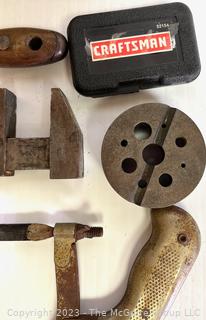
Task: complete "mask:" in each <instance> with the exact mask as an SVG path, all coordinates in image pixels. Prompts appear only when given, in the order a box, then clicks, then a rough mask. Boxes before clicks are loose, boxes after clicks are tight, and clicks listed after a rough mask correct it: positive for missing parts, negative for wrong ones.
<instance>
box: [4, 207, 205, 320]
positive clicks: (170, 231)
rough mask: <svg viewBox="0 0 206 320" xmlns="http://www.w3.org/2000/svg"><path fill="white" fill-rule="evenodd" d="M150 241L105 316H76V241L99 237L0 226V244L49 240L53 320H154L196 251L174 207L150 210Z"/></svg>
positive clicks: (80, 231)
mask: <svg viewBox="0 0 206 320" xmlns="http://www.w3.org/2000/svg"><path fill="white" fill-rule="evenodd" d="M152 226H153V231H152V235H151V238H150V239H149V241H148V242H147V244H146V245H145V247H144V248H143V249H142V251H141V252H140V253H139V254H138V256H137V258H136V261H135V263H134V265H133V268H132V270H131V274H130V277H129V281H128V287H127V290H126V293H125V295H124V297H123V299H122V300H121V302H120V304H119V305H118V306H117V307H115V308H113V309H112V310H111V311H109V312H108V313H107V316H106V317H105V316H102V317H101V316H95V314H93V315H81V314H80V311H79V309H80V294H79V280H78V267H77V256H76V245H75V242H76V241H77V240H80V239H82V238H83V237H92V236H101V235H102V229H101V228H92V229H90V228H88V227H85V226H81V225H74V224H58V225H56V226H55V228H54V230H53V228H50V227H47V226H42V225H23V226H22V225H12V226H10V225H0V241H7V240H8V241H12V240H13V241H14V240H34V241H35V240H42V239H46V238H48V237H51V236H52V235H54V241H55V251H54V253H55V264H56V276H57V292H58V293H57V297H58V302H57V307H58V315H57V319H68V318H75V319H79V320H83V319H91V318H100V319H102V320H103V319H107V320H108V319H112V320H114V319H116V318H117V319H122V320H127V319H128V320H159V319H160V318H161V316H162V315H164V312H165V310H166V308H167V306H168V303H169V302H171V299H172V298H174V297H175V295H176V294H177V292H178V291H179V289H180V287H181V285H182V284H183V282H184V280H185V278H186V276H187V275H188V273H189V271H190V269H191V267H192V265H193V263H194V262H195V260H196V257H197V255H198V252H199V248H200V234H199V229H198V227H197V225H196V223H195V221H194V220H193V218H192V217H191V216H190V215H189V214H188V213H187V212H185V211H184V210H182V209H179V208H177V207H174V206H173V207H169V208H164V209H153V210H152Z"/></svg>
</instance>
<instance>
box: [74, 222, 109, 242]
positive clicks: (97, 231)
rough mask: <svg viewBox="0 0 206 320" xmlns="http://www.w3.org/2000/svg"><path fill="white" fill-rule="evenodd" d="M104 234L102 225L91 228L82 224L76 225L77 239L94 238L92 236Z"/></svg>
mask: <svg viewBox="0 0 206 320" xmlns="http://www.w3.org/2000/svg"><path fill="white" fill-rule="evenodd" d="M102 236H103V228H101V227H93V228H91V227H88V226H85V225H81V224H77V225H76V232H75V238H76V241H78V240H81V239H84V238H89V239H92V238H96V237H102Z"/></svg>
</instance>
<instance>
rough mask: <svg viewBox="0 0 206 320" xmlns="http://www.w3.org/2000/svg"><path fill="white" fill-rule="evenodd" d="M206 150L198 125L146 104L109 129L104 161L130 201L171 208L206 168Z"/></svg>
mask: <svg viewBox="0 0 206 320" xmlns="http://www.w3.org/2000/svg"><path fill="white" fill-rule="evenodd" d="M205 162H206V151H205V143H204V140H203V137H202V135H201V133H200V131H199V129H198V128H197V126H196V125H195V123H194V122H193V121H192V120H191V119H190V118H189V117H188V116H187V115H186V114H184V113H183V112H181V111H180V110H178V109H174V108H170V107H169V106H166V105H163V104H144V105H139V106H136V107H133V108H131V109H129V110H127V111H126V112H124V113H123V114H121V115H120V116H119V117H118V118H117V119H116V120H115V121H114V122H113V124H112V125H111V127H110V128H109V129H108V131H107V133H106V135H105V138H104V142H103V146H102V164H103V168H104V172H105V175H106V177H107V179H108V181H109V182H110V184H111V186H112V187H113V188H114V189H115V190H116V191H117V192H118V193H119V194H120V195H121V196H122V197H123V198H125V199H126V200H128V201H131V202H134V203H136V204H138V205H141V206H144V207H149V208H161V207H168V206H169V205H172V204H174V203H177V202H179V201H180V200H182V199H184V198H185V197H186V196H187V195H189V194H190V193H191V192H192V191H193V190H194V188H195V187H196V186H197V184H198V183H199V181H200V179H201V177H202V175H203V172H204V170H205Z"/></svg>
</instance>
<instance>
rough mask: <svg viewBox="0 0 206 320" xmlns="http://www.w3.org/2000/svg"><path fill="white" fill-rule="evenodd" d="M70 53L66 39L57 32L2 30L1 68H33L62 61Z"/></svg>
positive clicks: (0, 32)
mask: <svg viewBox="0 0 206 320" xmlns="http://www.w3.org/2000/svg"><path fill="white" fill-rule="evenodd" d="M67 53H68V44H67V40H66V38H65V37H64V36H63V35H62V34H60V33H58V32H55V31H49V30H41V29H32V28H13V29H2V30H0V67H33V66H41V65H46V64H50V63H54V62H57V61H60V60H62V59H64V58H65V57H66V55H67Z"/></svg>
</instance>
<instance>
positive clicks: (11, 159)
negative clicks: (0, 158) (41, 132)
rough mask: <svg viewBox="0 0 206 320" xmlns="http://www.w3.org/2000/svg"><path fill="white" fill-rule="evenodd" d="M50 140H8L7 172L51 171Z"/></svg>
mask: <svg viewBox="0 0 206 320" xmlns="http://www.w3.org/2000/svg"><path fill="white" fill-rule="evenodd" d="M49 149H50V148H49V138H48V139H47V138H34V139H14V138H13V139H12V138H10V139H8V140H7V150H6V158H7V162H6V171H10V170H11V171H15V170H32V169H49V166H50V165H49Z"/></svg>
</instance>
